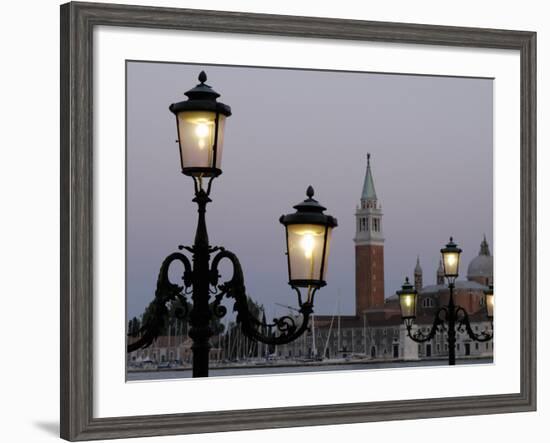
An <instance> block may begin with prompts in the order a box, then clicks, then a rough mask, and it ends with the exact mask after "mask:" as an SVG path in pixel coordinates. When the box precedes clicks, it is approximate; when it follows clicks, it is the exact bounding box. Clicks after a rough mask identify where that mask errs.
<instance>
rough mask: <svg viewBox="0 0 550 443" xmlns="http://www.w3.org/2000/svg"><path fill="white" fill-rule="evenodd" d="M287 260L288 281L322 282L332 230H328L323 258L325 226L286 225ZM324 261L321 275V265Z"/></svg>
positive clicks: (325, 271) (325, 270)
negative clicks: (288, 269) (288, 266)
mask: <svg viewBox="0 0 550 443" xmlns="http://www.w3.org/2000/svg"><path fill="white" fill-rule="evenodd" d="M287 229H288V259H289V264H290V276H289V277H290V280H324V279H325V275H326V273H327V264H328V255H329V248H330V237H331V231H332V228H328V233H327V247H326V253H325V256H324V257H323V244H324V241H325V230H326V229H327V227H326V226H323V225H310V224H300V225H288V227H287ZM323 260H324V263H325V264H324V269H323V275H321V264H322V262H323Z"/></svg>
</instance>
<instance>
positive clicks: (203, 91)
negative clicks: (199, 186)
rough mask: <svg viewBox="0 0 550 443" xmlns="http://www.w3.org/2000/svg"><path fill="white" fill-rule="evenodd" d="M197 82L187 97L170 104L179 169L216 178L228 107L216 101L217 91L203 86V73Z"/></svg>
mask: <svg viewBox="0 0 550 443" xmlns="http://www.w3.org/2000/svg"><path fill="white" fill-rule="evenodd" d="M199 81H200V83H199V84H198V85H197V86H195V87H194V88H192V89H190V90H189V91H187V92H186V93H185V95H186V96H187V97H188V99H187V100H184V101H181V102H178V103H173V104H171V105H170V107H169V109H170V111H172V112H173V113H174V115H175V116H176V124H177V128H178V143H179V147H180V160H181V172H183V173H184V174H185V175H190V176H192V177H216V176H218V175H220V174H221V173H222V171H221V164H222V152H223V140H224V137H223V135H224V129H225V119H226V117H229V116H230V115H231V108H230V107H229V106H227V105H225V104H223V103H220V102H218V101H217V99H218V97H219V96H220V94H218V93H217V92H216V91H214V89H212V87H211V86H209V85H207V84H206V83H205V82H206V73H205V72H204V71H202V72H201V73H200V74H199Z"/></svg>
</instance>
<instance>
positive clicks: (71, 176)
mask: <svg viewBox="0 0 550 443" xmlns="http://www.w3.org/2000/svg"><path fill="white" fill-rule="evenodd" d="M100 25H104V26H121V27H136V28H157V29H173V30H193V31H201V32H231V33H244V34H263V35H273V36H291V37H299V38H322V39H344V40H363V41H379V42H387V43H413V44H426V45H445V46H458V47H470V48H498V49H512V50H516V51H519V53H520V59H521V61H520V63H521V85H520V88H521V105H520V106H521V109H520V114H521V147H520V157H521V165H520V167H521V178H520V181H521V234H520V235H521V293H520V318H521V326H520V330H521V337H520V341H521V362H520V365H521V380H520V384H521V387H520V392H519V393H517V394H499V395H485V396H469V397H453V398H437V399H435V398H434V399H430V398H427V399H420V400H400V401H385V402H365V403H349V404H334V405H317V406H300V407H285V408H271V409H257V410H235V411H215V412H197V413H185V414H168V415H149V416H128V417H113V418H94V416H93V413H92V411H93V408H92V406H93V365H92V361H93V321H92V320H93V309H92V307H93V297H92V294H93V292H92V289H93V288H92V284H93V279H92V276H93V248H92V245H93V229H92V227H93V195H92V193H93V171H92V159H93V155H94V153H93V144H92V129H93V122H92V119H93V103H92V97H93V91H92V84H93V82H92V76H93V72H92V56H93V38H92V37H93V32H92V31H93V29H94V27H96V26H100ZM535 408H536V34H535V33H533V32H524V31H507V30H494V29H477V28H459V27H446V26H432V25H418V24H403V23H382V22H369V21H356V20H341V19H328V18H313V17H296V16H279V15H264V14H249V13H237V12H219V11H203V10H187V9H172V8H156V7H141V6H122V5H114V4H98V3H68V4H65V5H62V6H61V437H62V438H64V439H66V440H70V441H77V440H91V439H106V438H126V437H145V436H154V435H173V434H189V433H203V432H219V431H237V430H247V429H263V428H281V427H292V426H313V425H327V424H343V423H357V422H371V421H381V420H402V419H418V418H428V417H447V416H459V415H474V414H494V413H509V412H519V411H533V410H535Z"/></svg>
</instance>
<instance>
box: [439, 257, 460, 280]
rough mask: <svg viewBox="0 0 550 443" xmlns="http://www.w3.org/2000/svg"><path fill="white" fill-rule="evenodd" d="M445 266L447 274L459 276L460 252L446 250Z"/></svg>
mask: <svg viewBox="0 0 550 443" xmlns="http://www.w3.org/2000/svg"><path fill="white" fill-rule="evenodd" d="M442 255H443V267H444V268H445V275H447V276H455V277H456V276H458V265H459V264H460V252H444V253H443V254H442Z"/></svg>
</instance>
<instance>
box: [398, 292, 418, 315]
mask: <svg viewBox="0 0 550 443" xmlns="http://www.w3.org/2000/svg"><path fill="white" fill-rule="evenodd" d="M399 304H400V305H401V317H403V318H411V317H415V316H416V294H414V293H409V294H400V295H399Z"/></svg>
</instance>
